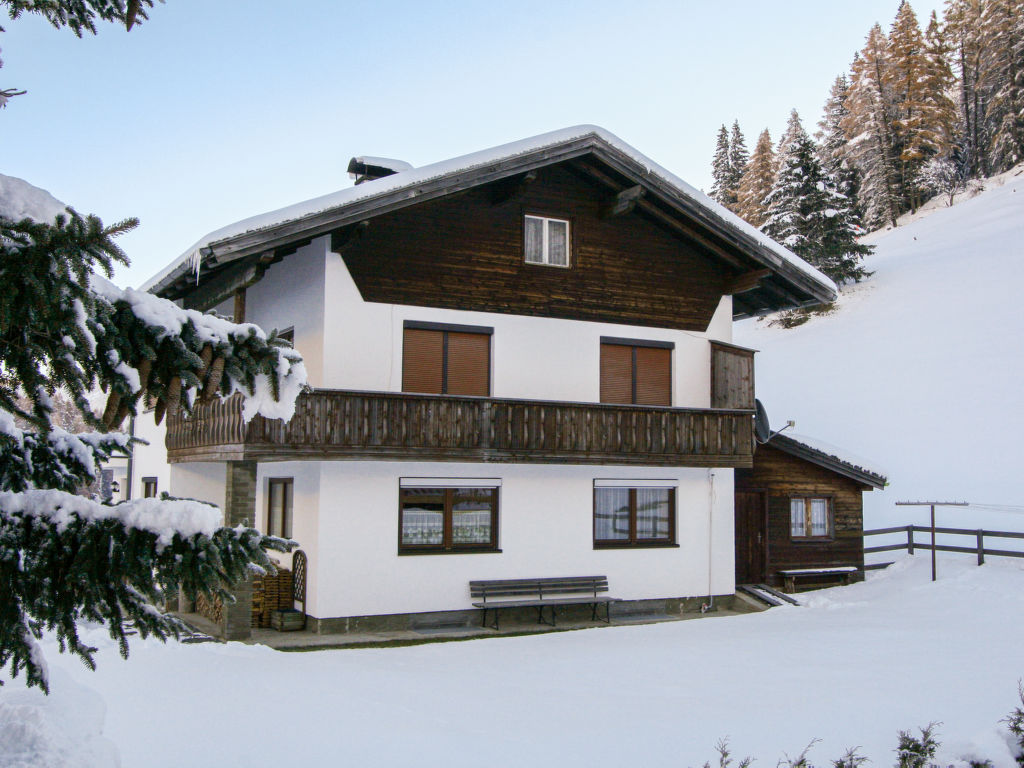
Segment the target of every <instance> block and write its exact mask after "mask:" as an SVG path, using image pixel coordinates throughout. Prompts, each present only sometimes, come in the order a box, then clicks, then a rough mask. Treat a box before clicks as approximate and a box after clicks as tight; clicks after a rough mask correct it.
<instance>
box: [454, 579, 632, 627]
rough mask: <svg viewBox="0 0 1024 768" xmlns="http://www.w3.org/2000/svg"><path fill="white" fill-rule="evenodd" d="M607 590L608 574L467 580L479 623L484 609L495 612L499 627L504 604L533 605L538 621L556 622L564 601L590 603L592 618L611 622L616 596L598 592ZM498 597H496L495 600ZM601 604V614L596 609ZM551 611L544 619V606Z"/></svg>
mask: <svg viewBox="0 0 1024 768" xmlns="http://www.w3.org/2000/svg"><path fill="white" fill-rule="evenodd" d="M607 591H608V577H607V576H567V577H564V578H542V579H497V580H493V581H471V582H469V593H470V596H471V597H472V598H473V599H474V600H476V601H477V602H475V603H473V607H474V608H480V609H482V610H483V617H482V618H481V621H480V626H482V627H486V626H488V624H487V612H488V611H492V612H493V613H494V624H492V625H491V626H492V627H493V628H494V629H495V630H497V629H498V612H499V611H500V610H501V609H503V608H536V609H537V622H538V623H539V624H547V625H549V626H552V627H553V626H555V608H557V607H558V606H563V605H589V606H590V607H591V612H590V618H591V620H592V621H603V622H605V623H606V624H611V604H612V603H614V602H618V600H619V598H617V597H608V596H607V595H602V594H600V593H601V592H607ZM495 598H497V600H495ZM601 605H604V606H605V611H604V616H605V617H604V618H603V619H601V618H600V616H598V612H597V609H598V607H599V606H601ZM545 608H548V609H550V612H551V621H546V620H545V619H544V609H545Z"/></svg>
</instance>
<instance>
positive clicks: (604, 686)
mask: <svg viewBox="0 0 1024 768" xmlns="http://www.w3.org/2000/svg"><path fill="white" fill-rule="evenodd" d="M929 575H930V574H929V567H928V559H927V557H921V556H917V557H915V558H910V557H907V558H905V559H903V560H901V561H899V562H898V564H897V565H896V566H894V567H892V568H891V569H890V570H889V571H887V572H881V573H877V574H873V575H871V576H870V577H869V580H868V581H867V582H866V583H863V584H857V585H853V586H850V587H840V588H835V589H831V590H823V591H821V592H817V593H808V594H807V595H804V596H803V599H804V600H805V602H806V605H805V606H801V607H783V608H773V609H772V610H770V611H767V612H765V613H760V614H750V615H745V616H733V617H722V618H712V619H706V620H696V621H685V622H674V623H665V624H652V625H643V626H613V627H610V628H598V629H588V630H582V631H574V632H565V633H559V634H550V635H541V636H532V637H515V638H496V639H486V640H475V641H470V642H458V643H440V644H431V645H422V646H415V647H406V648H382V649H362V650H340V651H317V652H310V653H281V652H277V651H272V650H270V649H268V648H266V647H262V646H255V647H254V646H246V645H241V644H238V643H229V644H227V645H210V644H206V645H177V644H169V645H166V646H165V645H162V644H161V643H159V642H157V641H151V642H135V643H134V645H133V649H132V656H131V658H130V659H129V660H128V661H127V662H124V661H121V659H120V658H119V657H118V656H117V653H116V648H114V647H112V645H111V643H110V641H109V640H107V639H106V638H105V637H104V636H103V635H102V634H101V633H99V632H96V633H94V634H93V636H92V637H90V638H89V640H90V641H91V642H93V643H94V644H95V645H99V646H101V649H102V650H101V651H100V653H99V654H98V660H99V671H97V672H95V673H93V672H89V671H88V670H86V669H85V668H84V667H83V666H82V665H81V664H80V663H79V662H78V661H76V660H75V659H71V658H68V657H66V656H59V655H58V654H57V653H56V649H55V648H54V647H53V646H52V645H48V646H47V649H46V650H47V653H48V655H49V660H50V666H51V668H53V669H54V692H53V694H52V695H51V696H50V698H49V700H48V701H45V702H42V700H43V697H42V696H41V695H40V694H37V693H25V692H24V691H22V690H20V689H21V684H20V683H19V682H15V683H13V684H8V685H7V686H5V687H4V688H3V689H0V765H4V766H15V765H16V766H26V768H27V766H30V765H31V766H33V767H34V768H38V767H39V766H44V765H45V766H49V765H61V764H62V763H59V762H56V761H54V762H52V763H47V762H43V761H41V760H36V761H35V762H32V761H30V760H25V761H24V762H20V763H19V762H18V759H17V758H16V757H12V755H14V754H16V753H15V752H7V753H6V754H5V750H10V749H11V748H12V747H11V745H12V744H14V745H15V747H16V746H17V744H18V743H19V742H18V739H19V733H21V732H22V731H20V730H18V729H23V730H25V731H26V732H28V733H30V734H35V736H34V740H33V741H31V743H32V744H35V745H36V746H37V747H38V746H40V745H43V746H45V745H46V744H47V743H48V742H47V738H46V734H47V733H48V731H47V730H46V727H47V720H48V718H52V717H54V716H55V714H58V715H61V716H64V717H66V716H67V713H68V712H72V713H74V717H72V718H71V719H70V722H71V725H72V727H73V728H74V729H75V730H74V733H72V734H70V735H68V734H64V735H60V736H59V739H62V740H63V741H58V742H56V743H55V746H57V747H61V746H64V747H66V746H67V744H68V743H69V739H78V740H79V742H78V743H79V744H80V745H81V746H80V749H79V753H78V754H79V756H81V755H88V756H89V759H88V760H84V761H83V762H71V763H68V764H69V765H74V766H78V765H89V766H105V765H109V764H111V763H107V762H103V761H102V760H101V759H100V757H99V756H102V755H103V749H104V748H105V747H109V745H107V744H105V742H104V741H103V739H102V738H100V734H99V732H98V727H97V725H98V721H99V719H100V717H101V715H102V702H101V701H100V699H99V698H97V697H96V694H98V697H100V698H102V700H103V701H105V703H106V725H105V729H104V734H105V736H106V737H107V738H108V739H109V740H111V741H112V742H114V743H115V744H116V745H117V746H118V748H119V750H120V753H121V760H122V764H123V765H124V766H147V767H148V768H161V767H162V766H167V767H168V768H170V767H171V766H173V767H174V768H178V766H182V765H189V766H196V767H197V768H201V767H202V766H228V765H230V766H236V765H237V766H244V765H303V766H308V767H309V768H316V767H317V766H338V765H352V766H356V765H363V766H406V765H411V764H415V765H444V766H470V765H474V766H475V765H481V764H486V765H494V766H517V767H518V766H575V765H580V766H584V765H585V766H616V767H621V766H672V768H686V767H687V766H694V767H696V766H699V765H702V764H703V762H704V761H705V760H707V759H711V758H713V757H714V754H715V753H714V745H715V742H716V741H717V740H718V739H720V738H723V737H728V738H729V741H730V744H731V745H732V749H733V752H734V754H735V755H736V756H737V757H743V756H747V755H750V756H752V757H755V758H756V763H755V766H757V765H760V766H773V765H775V764H776V762H777V761H778V760H779V759H780V758H782V757H783V755H785V754H788V755H790V756H796V755H797V754H799V753H800V751H801V750H802V749H803V748H804V747H805V746H807V744H808V743H809V742H810V741H811V740H812V739H815V738H818V739H821V741H820V742H818V743H817V744H816V745H815V746H814V747H813V748H812V749H811V750H810V752H809V756H810V758H811V761H812V763H813V764H815V765H818V766H822V765H829V764H830V762H831V760H832V759H834V758H837V757H839V756H840V755H841V754H842V753H843V752H844V751H845V750H846V748H847V747H851V746H860V747H861V752H862V753H863V754H865V755H867V756H868V757H870V758H871V761H872V762H871V765H874V766H886V765H892V764H893V763H894V757H895V756H894V752H893V750H894V748H895V746H896V739H897V734H898V731H899V730H907V729H916V728H917V727H918V726H924V725H927V724H928V723H929V722H930V721H941V722H942V725H941V726H940V727H939V738H940V740H941V741H942V747H941V749H940V752H939V755H938V763H939V764H940V765H943V766H945V765H950V764H954V763H957V761H959V760H962V759H964V758H966V757H978V758H987V759H990V760H992V762H993V765H994V766H995V768H1012V767H1013V766H1014V762H1013V758H1012V754H1011V751H1010V746H1009V744H1008V742H1007V738H1008V736H1007V734H1006V731H1005V729H1004V727H1003V726H1001V725H1000V722H999V721H1000V719H1001V718H1003V717H1005V716H1006V715H1007V714H1008V713H1009V712H1010V711H1011V710H1012V709H1013V708H1014V706H1016V705H1018V704H1019V703H1020V702H1019V700H1018V699H1017V680H1018V678H1020V677H1021V676H1022V675H1024V645H1022V644H1021V641H1020V638H1021V636H1022V634H1024V563H1021V562H1020V561H1016V560H1002V561H998V562H990V563H989V564H986V565H985V566H984V567H981V568H979V567H977V566H974V565H972V563H971V560H970V558H966V557H956V556H949V557H948V558H941V557H940V562H939V581H938V582H937V583H935V584H932V583H931V581H930V580H929ZM81 686H88V687H89V688H92V689H94V691H95V694H90V692H89V691H86V690H83V689H82V687H81ZM90 696H93V697H94V698H93V699H92V700H90ZM33 702H35V704H36V705H37V706H35V708H33V707H32V706H31V705H32V703H33ZM40 702H42V704H40ZM18 707H21V709H20V710H17V712H15V711H14V710H15V709H16V708H18ZM12 729H14V730H12ZM12 734H13V739H12ZM55 738H58V737H55ZM72 754H74V753H72Z"/></svg>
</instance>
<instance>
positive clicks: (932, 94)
mask: <svg viewBox="0 0 1024 768" xmlns="http://www.w3.org/2000/svg"><path fill="white" fill-rule="evenodd" d="M924 46H925V59H926V66H925V70H924V83H923V88H924V92H925V94H926V102H925V103H926V113H925V121H926V123H927V125H928V126H929V130H930V131H931V132H932V134H933V136H934V138H933V139H932V141H933V145H934V147H935V153H934V154H935V155H937V156H939V157H952V156H953V155H955V154H956V153H957V151H958V148H957V136H956V127H957V108H956V102H955V101H953V99H952V98H951V97H950V94H952V93H955V91H956V78H955V77H954V76H953V70H952V67H951V66H950V63H949V62H950V47H949V42H948V39H947V36H946V34H945V31H944V30H943V27H942V24H941V23H940V22H939V17H938V15H937V14H936V13H935V11H932V15H931V18H930V19H929V20H928V28H927V29H926V30H925V33H924Z"/></svg>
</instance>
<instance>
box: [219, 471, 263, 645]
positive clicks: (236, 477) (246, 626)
mask: <svg viewBox="0 0 1024 768" xmlns="http://www.w3.org/2000/svg"><path fill="white" fill-rule="evenodd" d="M225 466H226V470H227V476H226V478H225V484H224V525H226V526H229V527H234V526H236V525H243V524H244V525H250V526H254V525H255V524H256V462H255V461H228V462H225ZM232 592H233V594H234V596H235V601H234V602H233V603H225V604H224V610H223V619H222V620H221V634H222V635H223V637H224V639H225V640H245V639H247V638H249V637H250V636H251V635H252V581H250V579H249V577H248V576H246V577H245V579H244V580H243V581H240V582H237V583H236V584H235V585H234V587H233V589H232Z"/></svg>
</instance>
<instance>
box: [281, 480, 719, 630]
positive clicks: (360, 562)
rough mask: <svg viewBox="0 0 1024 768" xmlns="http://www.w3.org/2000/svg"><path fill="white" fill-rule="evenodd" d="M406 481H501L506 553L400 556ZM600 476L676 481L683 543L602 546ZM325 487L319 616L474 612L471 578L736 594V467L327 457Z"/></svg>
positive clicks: (629, 591)
mask: <svg viewBox="0 0 1024 768" xmlns="http://www.w3.org/2000/svg"><path fill="white" fill-rule="evenodd" d="M262 471H263V470H262V468H261V472H262ZM275 471H276V470H275ZM402 477H435V478H436V477H444V478H452V480H453V483H452V484H453V485H457V484H458V483H457V479H463V478H499V479H500V480H501V489H500V491H499V532H498V542H499V548H500V549H501V552H493V553H479V554H468V553H467V554H436V555H433V554H432V555H399V554H398V553H397V550H398V499H399V481H400V478H402ZM595 479H628V480H636V481H638V484H641V485H642V484H643V481H644V480H645V479H646V480H666V479H671V480H674V481H675V482H676V483H677V491H676V506H677V513H676V514H677V519H676V532H677V534H676V535H677V541H678V544H679V546H678V547H666V548H646V549H645V548H632V549H600V550H595V549H594V545H593V487H594V480H595ZM296 483H297V484H298V480H296ZM320 483H321V485H320V498H319V517H320V520H319V542H320V545H319V552H318V555H317V556H314V555H313V554H312V553H311V554H310V572H311V578H310V582H311V585H312V584H316V585H317V586H316V598H315V600H314V599H310V610H309V612H310V613H311V614H313V615H315V616H318V617H320V618H329V617H337V616H360V615H372V614H388V613H409V612H421V611H442V610H454V609H464V608H469V607H470V606H471V601H470V597H469V587H468V583H469V581H470V580H472V579H499V578H522V577H529V576H569V575H573V576H589V575H598V574H603V575H607V576H608V579H609V583H610V585H611V594H612V595H613V596H615V597H620V598H623V599H630V600H639V599H646V598H666V597H688V596H700V595H707V594H709V593H710V594H729V593H732V591H733V586H734V585H733V579H734V570H733V511H732V510H733V501H732V492H733V484H732V483H733V477H732V470H728V469H715V470H710V471H709V470H706V469H693V468H689V469H680V468H668V469H666V468H662V467H629V468H625V467H584V466H551V465H512V464H490V465H484V464H461V463H443V464H439V463H413V462H324V463H322V464H321V475H320ZM296 497H298V491H296ZM297 517H298V515H297ZM709 558H710V561H709Z"/></svg>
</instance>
